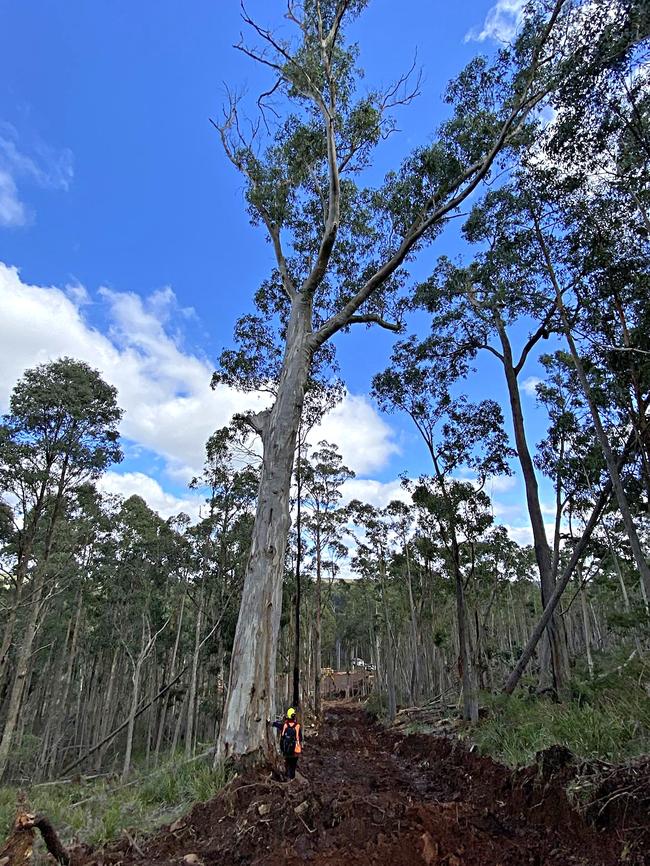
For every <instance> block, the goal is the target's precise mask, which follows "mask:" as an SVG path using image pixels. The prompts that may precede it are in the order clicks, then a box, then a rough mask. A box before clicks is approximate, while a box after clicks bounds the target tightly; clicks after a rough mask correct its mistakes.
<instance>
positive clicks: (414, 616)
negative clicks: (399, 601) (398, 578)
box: [404, 540, 420, 704]
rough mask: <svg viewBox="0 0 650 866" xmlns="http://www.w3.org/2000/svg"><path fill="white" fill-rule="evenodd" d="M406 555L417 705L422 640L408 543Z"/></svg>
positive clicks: (414, 695)
mask: <svg viewBox="0 0 650 866" xmlns="http://www.w3.org/2000/svg"><path fill="white" fill-rule="evenodd" d="M404 553H405V555H406V579H407V583H408V593H409V610H410V613H411V643H412V645H413V650H412V652H413V664H412V672H411V685H410V691H411V701H412V703H414V704H415V703H417V701H418V700H419V697H420V649H419V647H420V640H419V635H418V631H419V630H418V617H417V612H416V610H415V601H414V600H413V578H412V575H411V557H410V555H409V546H408V542H407V541H406V540H405V542H404Z"/></svg>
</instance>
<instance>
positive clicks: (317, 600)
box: [314, 525, 323, 719]
mask: <svg viewBox="0 0 650 866" xmlns="http://www.w3.org/2000/svg"><path fill="white" fill-rule="evenodd" d="M321 568H322V558H321V541H320V527H319V526H318V525H316V587H315V591H314V714H315V715H316V718H317V719H320V717H321V714H322V709H323V708H322V701H321V671H322V668H323V658H322V655H323V650H322V634H321V587H322V578H321Z"/></svg>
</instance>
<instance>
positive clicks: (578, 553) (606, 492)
mask: <svg viewBox="0 0 650 866" xmlns="http://www.w3.org/2000/svg"><path fill="white" fill-rule="evenodd" d="M624 455H625V451H624ZM623 461H624V456H623V457H621V460H620V463H621V465H622V463H623ZM611 494H612V483H611V481H608V482H607V484H606V485H605V486H604V488H603V490H602V492H601V494H600V496H599V497H598V500H597V502H596V504H595V505H594V507H593V510H592V512H591V517H590V518H589V520H588V522H587V525H586V527H585V530H584V532H583V533H582V537H581V538H580V540H579V541H578V543H577V544H576V546H575V547H574V549H573V553H572V554H571V559H570V560H569V562H568V563H567V566H566V568H565V569H564V572H563V573H562V576H561V577H560V579H559V580H558V582H557V584H556V586H555V589H554V590H553V595H552V596H551V597H550V599H549V600H548V603H547V605H546V607H545V608H544V611H543V613H542V616H541V617H540V619H539V620H538V622H537V625H536V626H535V628H534V629H533V632H532V634H531V636H530V638H529V639H528V643H527V644H526V646H525V647H524V649H523V652H522V654H521V656H520V658H519V661H518V662H517V664H516V665H515V668H514V670H513V671H512V673H511V674H510V676H509V677H508V679H507V681H506V684H505V686H504V687H503V691H504V692H505V693H506V694H507V695H510V694H512V692H513V691H514V690H515V688H516V687H517V683H518V682H519V680H520V679H521V675H522V674H523V672H524V671H525V670H526V665H527V664H528V662H529V661H530V659H531V657H532V655H533V653H534V652H535V647H536V646H537V643H538V642H539V639H540V638H541V636H542V634H543V633H544V629H545V628H546V625H547V623H548V622H549V621H550V619H551V617H552V616H553V613H554V611H555V609H556V607H557V605H558V603H559V601H560V598H561V597H562V593H563V592H564V590H565V589H566V588H567V585H568V583H569V581H570V580H571V575H572V574H573V572H574V570H575V567H576V565H577V564H578V563H579V562H580V560H581V559H582V555H583V553H584V552H585V549H586V547H587V545H588V544H589V539H590V538H591V533H592V532H593V531H594V527H595V526H596V524H597V523H598V521H599V520H600V515H601V514H602V512H603V509H604V508H605V506H606V505H607V503H608V502H609V498H610V496H611Z"/></svg>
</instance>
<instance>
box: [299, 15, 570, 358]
mask: <svg viewBox="0 0 650 866" xmlns="http://www.w3.org/2000/svg"><path fill="white" fill-rule="evenodd" d="M565 2H566V0H556V3H555V7H554V9H553V12H552V14H551V16H550V18H549V21H548V23H547V26H546V28H545V30H544V34H543V36H542V39H541V40H540V43H539V45H538V46H537V48H536V50H535V52H534V54H533V58H532V60H531V65H530V74H529V77H528V83H527V84H526V87H525V88H524V91H523V93H522V96H521V98H520V99H519V100H518V102H517V104H516V105H515V106H514V107H513V108H512V110H511V111H510V112H509V114H508V117H507V118H506V120H505V121H504V122H503V124H502V126H501V128H500V130H499V132H498V133H497V135H496V137H495V139H494V141H493V143H492V146H491V147H490V149H489V150H488V152H487V153H486V154H485V155H484V156H483V157H482V158H481V159H480V160H477V161H476V162H475V163H474V164H473V165H471V166H469V167H468V168H467V169H465V171H463V172H462V173H461V174H460V175H459V177H458V178H456V180H455V181H454V182H453V184H452V185H451V186H450V187H449V189H448V191H447V194H448V195H449V194H450V193H452V192H454V191H455V194H454V195H452V196H451V198H448V199H447V201H446V202H444V203H438V202H437V200H436V197H435V196H432V197H431V198H430V199H429V201H428V202H427V203H426V204H425V206H424V208H423V209H422V211H421V212H420V214H419V216H418V217H417V218H416V220H415V221H414V223H413V224H412V225H411V227H410V228H409V230H408V231H407V232H406V234H405V235H404V238H403V239H402V242H401V244H400V245H399V247H398V249H397V250H396V251H395V253H393V255H392V256H391V257H390V258H389V259H388V260H387V261H386V262H385V263H384V264H383V265H382V266H381V267H380V268H379V269H378V270H377V271H376V272H375V273H374V274H373V275H372V276H371V277H370V278H369V279H368V280H367V281H366V282H365V284H364V285H363V286H362V287H361V288H360V289H359V291H358V292H357V293H356V295H354V297H352V298H351V299H350V300H349V301H348V303H347V304H346V305H345V306H344V307H343V308H342V309H341V310H339V311H338V313H335V314H334V315H332V316H330V318H329V319H328V320H327V321H326V322H325V323H324V324H323V326H322V327H321V328H320V329H319V330H318V331H317V332H315V333H314V334H313V335H312V337H311V343H312V346H313V348H318V347H319V346H322V345H323V343H324V342H326V341H327V340H328V339H329V338H330V337H332V336H333V335H334V334H335V333H337V332H338V331H340V330H341V328H344V327H345V326H346V324H347V322H348V321H349V319H350V318H351V317H352V316H353V315H355V314H356V312H357V310H358V309H359V308H360V307H361V305H362V304H363V303H364V302H365V301H366V300H367V299H368V298H369V297H370V296H371V295H372V293H373V292H374V291H375V290H376V289H377V288H379V286H381V285H382V284H383V283H384V282H385V281H386V280H387V279H388V278H389V277H390V276H391V275H392V274H393V273H394V272H395V271H396V270H397V269H398V268H399V267H400V266H401V265H402V264H403V262H404V260H405V259H406V257H407V256H408V254H409V253H410V251H411V250H412V249H413V247H414V246H415V245H416V244H417V243H418V241H419V240H420V239H421V238H422V236H423V235H424V234H425V233H426V232H427V231H428V230H429V229H430V228H432V226H434V225H436V224H437V223H439V222H440V221H441V220H442V219H443V218H444V217H446V216H447V215H448V214H449V213H451V212H452V211H454V210H456V208H457V207H458V206H459V205H460V204H462V203H463V201H465V200H466V199H467V197H468V196H469V195H471V193H472V192H473V191H474V190H475V189H476V187H477V186H478V185H479V184H480V183H481V181H482V180H483V178H484V177H485V176H486V175H487V174H488V172H489V171H490V168H491V166H492V164H493V162H494V160H495V159H496V157H497V155H498V154H499V152H500V151H501V149H502V148H503V146H504V144H506V143H507V141H508V140H509V139H510V137H511V136H513V135H514V134H515V133H516V131H517V129H519V127H520V126H521V124H522V123H523V122H524V121H525V119H526V117H527V116H528V115H529V114H530V112H531V111H532V110H533V108H534V107H535V105H537V104H538V103H539V101H540V100H541V99H542V98H543V97H544V96H545V95H546V93H547V92H548V91H549V90H550V89H551V85H549V86H548V87H547V88H543V89H541V90H537V91H536V92H535V93H534V94H531V90H532V87H533V83H534V80H535V74H536V72H537V69H538V65H539V56H540V52H541V50H542V48H543V46H544V44H545V43H546V41H547V39H548V37H549V35H550V33H551V30H552V29H553V26H554V24H555V21H556V20H557V17H558V15H559V14H560V11H561V9H562V6H563V5H564V3H565ZM513 130H514V131H513Z"/></svg>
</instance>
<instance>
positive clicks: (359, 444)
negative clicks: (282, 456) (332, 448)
mask: <svg viewBox="0 0 650 866" xmlns="http://www.w3.org/2000/svg"><path fill="white" fill-rule="evenodd" d="M321 439H326V440H327V441H328V442H334V443H336V444H337V445H338V446H339V450H340V451H341V455H342V457H343V462H344V463H345V464H346V466H349V468H350V469H353V470H354V472H356V473H357V474H363V473H365V472H372V471H375V470H377V469H381V468H383V467H384V466H385V465H386V463H387V462H388V460H389V458H390V457H391V456H392V455H393V454H397V453H398V452H399V448H398V446H397V443H396V442H395V440H394V438H393V430H392V429H391V427H389V426H388V424H387V423H386V422H385V421H384V420H383V419H382V418H381V417H380V416H379V414H378V413H377V411H376V410H375V408H374V407H373V405H372V403H371V402H370V401H369V400H368V398H367V397H365V396H364V395H355V394H350V393H348V392H346V394H345V397H344V399H343V401H342V402H341V403H339V404H338V406H336V407H335V408H334V409H333V410H332V411H331V412H330V413H329V414H328V415H326V416H325V418H324V419H323V421H322V423H321V424H320V425H319V427H318V428H316V430H315V431H314V433H313V434H312V436H311V437H310V442H312V443H316V442H318V441H320V440H321Z"/></svg>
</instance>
